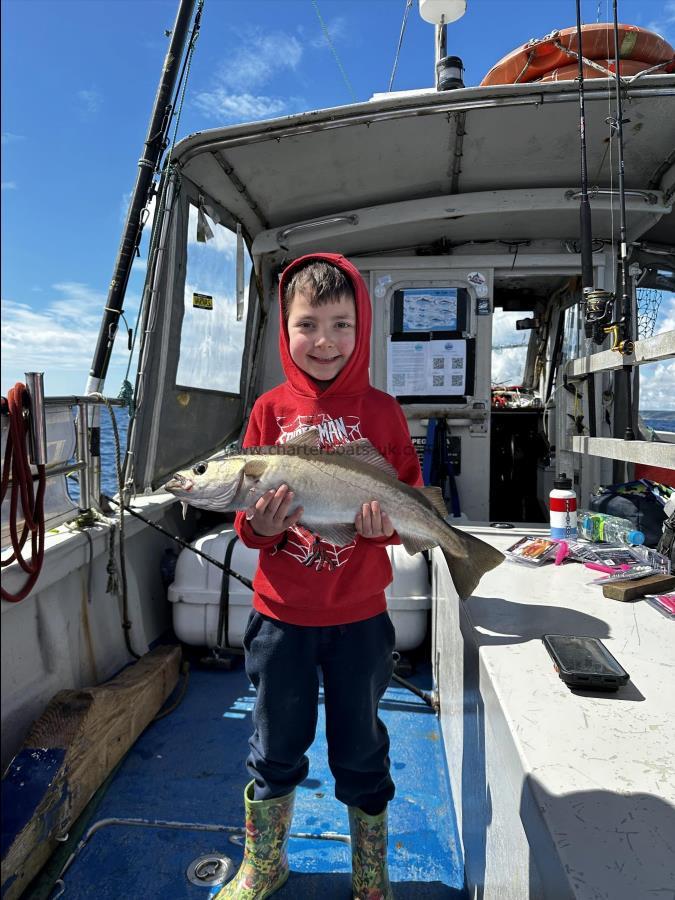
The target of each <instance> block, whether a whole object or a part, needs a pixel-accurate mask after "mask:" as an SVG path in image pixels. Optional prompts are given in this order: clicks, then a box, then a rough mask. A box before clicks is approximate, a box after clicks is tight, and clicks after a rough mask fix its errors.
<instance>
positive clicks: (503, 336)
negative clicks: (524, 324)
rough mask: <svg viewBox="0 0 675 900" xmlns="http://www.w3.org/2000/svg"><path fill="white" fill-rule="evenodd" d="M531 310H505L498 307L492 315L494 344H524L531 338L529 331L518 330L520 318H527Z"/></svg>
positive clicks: (496, 345)
mask: <svg viewBox="0 0 675 900" xmlns="http://www.w3.org/2000/svg"><path fill="white" fill-rule="evenodd" d="M531 316H532V313H531V312H504V310H503V309H501V308H500V307H496V308H495V311H494V315H493V316H492V346H493V347H499V346H500V345H502V344H520V343H522V344H524V345H527V342H528V341H529V339H530V332H529V331H516V322H517V321H518V319H527V318H529V317H531Z"/></svg>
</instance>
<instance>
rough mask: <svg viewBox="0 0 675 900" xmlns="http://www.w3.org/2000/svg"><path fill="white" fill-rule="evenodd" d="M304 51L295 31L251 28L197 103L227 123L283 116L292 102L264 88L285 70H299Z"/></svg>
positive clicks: (208, 112) (206, 111) (197, 98)
mask: <svg viewBox="0 0 675 900" xmlns="http://www.w3.org/2000/svg"><path fill="white" fill-rule="evenodd" d="M302 54H303V48H302V44H301V43H300V41H298V39H297V38H296V37H295V36H294V35H292V34H289V33H287V32H283V31H275V32H264V31H262V29H248V30H247V31H246V32H244V33H243V34H241V35H239V47H238V49H237V50H235V52H234V54H233V55H232V56H230V57H228V59H227V61H226V62H225V63H224V64H223V65H222V66H221V68H220V70H219V71H218V72H217V74H216V75H215V77H214V80H213V85H212V87H211V88H210V89H209V90H206V91H200V92H199V93H197V94H196V96H195V98H194V101H193V102H194V104H195V106H196V107H197V108H198V109H200V110H201V111H202V112H203V113H205V114H206V115H208V116H210V117H212V118H216V119H219V120H221V121H225V122H233V121H242V120H248V121H251V120H254V119H267V118H270V117H272V116H278V115H281V114H283V113H284V112H286V111H287V109H288V108H289V105H290V102H291V101H289V100H286V99H283V98H281V97H275V96H270V95H269V94H268V93H267V92H263V91H261V90H260V89H261V88H262V87H264V86H265V85H266V84H268V83H269V82H273V81H276V79H277V77H278V76H279V74H280V73H281V72H283V71H288V70H290V71H295V70H296V69H297V68H298V66H299V65H300V61H301V59H302Z"/></svg>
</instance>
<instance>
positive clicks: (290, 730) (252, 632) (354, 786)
mask: <svg viewBox="0 0 675 900" xmlns="http://www.w3.org/2000/svg"><path fill="white" fill-rule="evenodd" d="M244 648H245V650H246V673H247V674H248V677H249V678H250V679H251V682H252V684H253V686H254V687H255V689H256V692H257V694H256V702H255V709H254V711H253V724H254V726H255V731H254V732H253V735H252V737H251V738H250V740H249V744H250V747H251V752H250V754H249V757H248V760H247V763H246V765H247V768H248V771H249V773H250V774H251V777H252V778H253V779H254V780H255V790H254V796H255V799H256V800H269V799H271V798H272V797H282V796H283V795H284V794H288V793H289V792H290V791H292V790H293V788H294V787H295V786H296V785H298V784H300V782H301V781H304V779H305V778H306V777H307V773H308V771H309V761H308V759H307V756H306V755H305V754H306V752H307V750H308V748H309V746H310V745H311V743H312V741H313V740H314V734H315V731H316V722H317V712H318V703H319V670H321V672H322V674H323V690H324V700H325V707H326V739H327V742H328V764H329V766H330V769H331V772H332V773H333V776H334V778H335V796H336V797H337V798H338V800H341V801H342V802H343V803H346V804H347V805H348V806H358V807H360V808H361V809H364V810H365V811H366V812H368V813H370V814H371V815H374V814H376V813H379V812H380V811H381V810H382V809H383V808H384V806H385V805H386V803H388V802H389V800H391V798H392V797H393V796H394V783H393V781H392V780H391V777H390V775H389V735H388V734H387V729H386V728H385V726H384V723H383V722H382V721H381V720H380V719H379V717H378V715H377V706H378V703H379V702H380V699H381V697H382V695H383V694H384V692H385V690H386V689H387V686H388V684H389V680H390V678H391V675H392V671H393V660H392V652H393V650H394V626H393V625H392V623H391V619H390V618H389V615H388V614H387V613H386V612H383V613H381V614H380V615H377V616H373V618H371V619H366V620H364V621H362V622H353V623H350V624H348V625H331V626H326V627H313V626H312V627H310V626H303V625H289V624H287V623H286V622H279V621H277V620H276V619H271V618H269V617H268V616H264V615H263V614H262V613H259V612H257V611H255V610H254V611H253V612H252V613H251V616H250V618H249V622H248V626H247V629H246V633H245V634H244Z"/></svg>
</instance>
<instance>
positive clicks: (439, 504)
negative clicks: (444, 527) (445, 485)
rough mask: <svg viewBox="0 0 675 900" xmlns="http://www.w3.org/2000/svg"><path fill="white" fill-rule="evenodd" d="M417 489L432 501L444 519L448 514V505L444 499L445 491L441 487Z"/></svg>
mask: <svg viewBox="0 0 675 900" xmlns="http://www.w3.org/2000/svg"><path fill="white" fill-rule="evenodd" d="M415 490H416V491H418V492H419V493H420V494H421V495H422V496H423V497H424V498H425V499H426V500H428V501H429V503H431V505H432V506H433V508H434V509H435V510H436V512H437V513H438V515H439V516H440V517H441V518H442V519H445V517H446V516H447V514H448V507H447V506H446V505H445V500H444V499H443V491H442V490H441V489H440V488H439V487H434V486H429V487H416V488H415Z"/></svg>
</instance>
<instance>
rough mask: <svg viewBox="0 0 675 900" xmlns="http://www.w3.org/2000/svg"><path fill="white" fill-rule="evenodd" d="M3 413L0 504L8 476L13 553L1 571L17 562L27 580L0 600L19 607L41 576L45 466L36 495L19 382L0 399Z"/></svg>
mask: <svg viewBox="0 0 675 900" xmlns="http://www.w3.org/2000/svg"><path fill="white" fill-rule="evenodd" d="M2 412H3V414H7V415H8V416H9V431H8V433H7V445H6V447H5V460H4V463H3V466H2V502H3V503H4V500H5V496H6V494H7V489H8V487H9V478H10V474H11V477H12V490H11V494H10V501H9V532H10V537H11V541H12V553H11V555H10V556H9V557H7V559H3V560H2V563H1V564H2V568H4V567H5V566H8V565H9V564H10V563H12V562H14V561H15V560H16V562H18V564H19V565H20V566H21V568H22V569H23V570H24V572H26V574H27V576H28V577H27V579H26V581H25V582H24V585H23V587H22V588H20V590H18V591H17V592H16V593H11V592H10V591H6V590H5V588H4V587H3V588H2V599H3V600H8V601H9V602H10V603H18V602H19V601H20V600H23V599H24V598H25V597H27V596H28V594H29V593H30V591H31V590H32V588H33V585H34V584H35V582H36V581H37V579H38V576H39V575H40V570H41V569H42V561H43V559H44V550H45V519H44V497H45V485H46V476H45V466H44V465H39V466H37V474H38V487H37V493H35V492H34V489H33V473H32V472H31V467H30V462H29V460H28V451H27V447H26V444H27V438H28V428H29V422H30V419H29V416H30V395H29V393H28V389H27V388H26V385H25V384H22V383H21V382H20V381H18V382H17V383H16V384H15V385H14V387H13V388H10V389H9V391H8V393H7V398H6V399H5V398H4V397H3V398H2ZM19 501H20V502H21V514H22V516H23V529H22V530H21V534H20V535H19V533H18V528H17V522H18V519H19ZM29 534H30V546H31V559H30V561H27V560H26V559H25V558H24V556H23V552H22V551H23V548H24V546H25V544H26V541H27V540H28V535H29Z"/></svg>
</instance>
